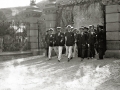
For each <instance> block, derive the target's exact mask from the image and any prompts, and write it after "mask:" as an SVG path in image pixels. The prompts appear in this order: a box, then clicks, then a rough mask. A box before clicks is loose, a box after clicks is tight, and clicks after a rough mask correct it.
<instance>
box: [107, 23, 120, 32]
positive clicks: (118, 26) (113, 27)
mask: <svg viewBox="0 0 120 90" xmlns="http://www.w3.org/2000/svg"><path fill="white" fill-rule="evenodd" d="M106 31H113V32H115V31H120V23H119V22H116V23H107V24H106Z"/></svg>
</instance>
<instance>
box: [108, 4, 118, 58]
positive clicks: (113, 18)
mask: <svg viewBox="0 0 120 90" xmlns="http://www.w3.org/2000/svg"><path fill="white" fill-rule="evenodd" d="M106 39H107V52H106V57H115V58H120V5H110V4H108V5H107V6H106Z"/></svg>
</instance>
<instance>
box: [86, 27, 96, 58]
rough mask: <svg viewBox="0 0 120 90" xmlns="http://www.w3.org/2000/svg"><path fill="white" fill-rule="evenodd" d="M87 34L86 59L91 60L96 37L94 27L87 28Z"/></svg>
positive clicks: (93, 54)
mask: <svg viewBox="0 0 120 90" xmlns="http://www.w3.org/2000/svg"><path fill="white" fill-rule="evenodd" d="M89 31H90V32H89V33H88V39H87V40H88V41H87V43H88V59H89V58H93V57H94V56H95V42H96V35H95V32H94V26H93V25H90V26H89Z"/></svg>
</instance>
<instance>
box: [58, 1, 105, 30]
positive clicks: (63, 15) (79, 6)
mask: <svg viewBox="0 0 120 90" xmlns="http://www.w3.org/2000/svg"><path fill="white" fill-rule="evenodd" d="M57 3H58V12H57V25H56V26H61V27H63V28H64V27H66V25H68V24H70V25H74V26H75V27H76V28H78V27H79V26H82V25H84V26H86V25H89V24H95V23H96V24H103V22H104V18H103V15H104V13H103V4H102V0H65V1H63V0H57Z"/></svg>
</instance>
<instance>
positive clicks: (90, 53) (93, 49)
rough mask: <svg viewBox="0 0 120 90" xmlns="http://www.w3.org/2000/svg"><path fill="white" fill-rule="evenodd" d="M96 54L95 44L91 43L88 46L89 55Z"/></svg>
mask: <svg viewBox="0 0 120 90" xmlns="http://www.w3.org/2000/svg"><path fill="white" fill-rule="evenodd" d="M94 56H95V47H94V45H90V46H89V47H88V57H94Z"/></svg>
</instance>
